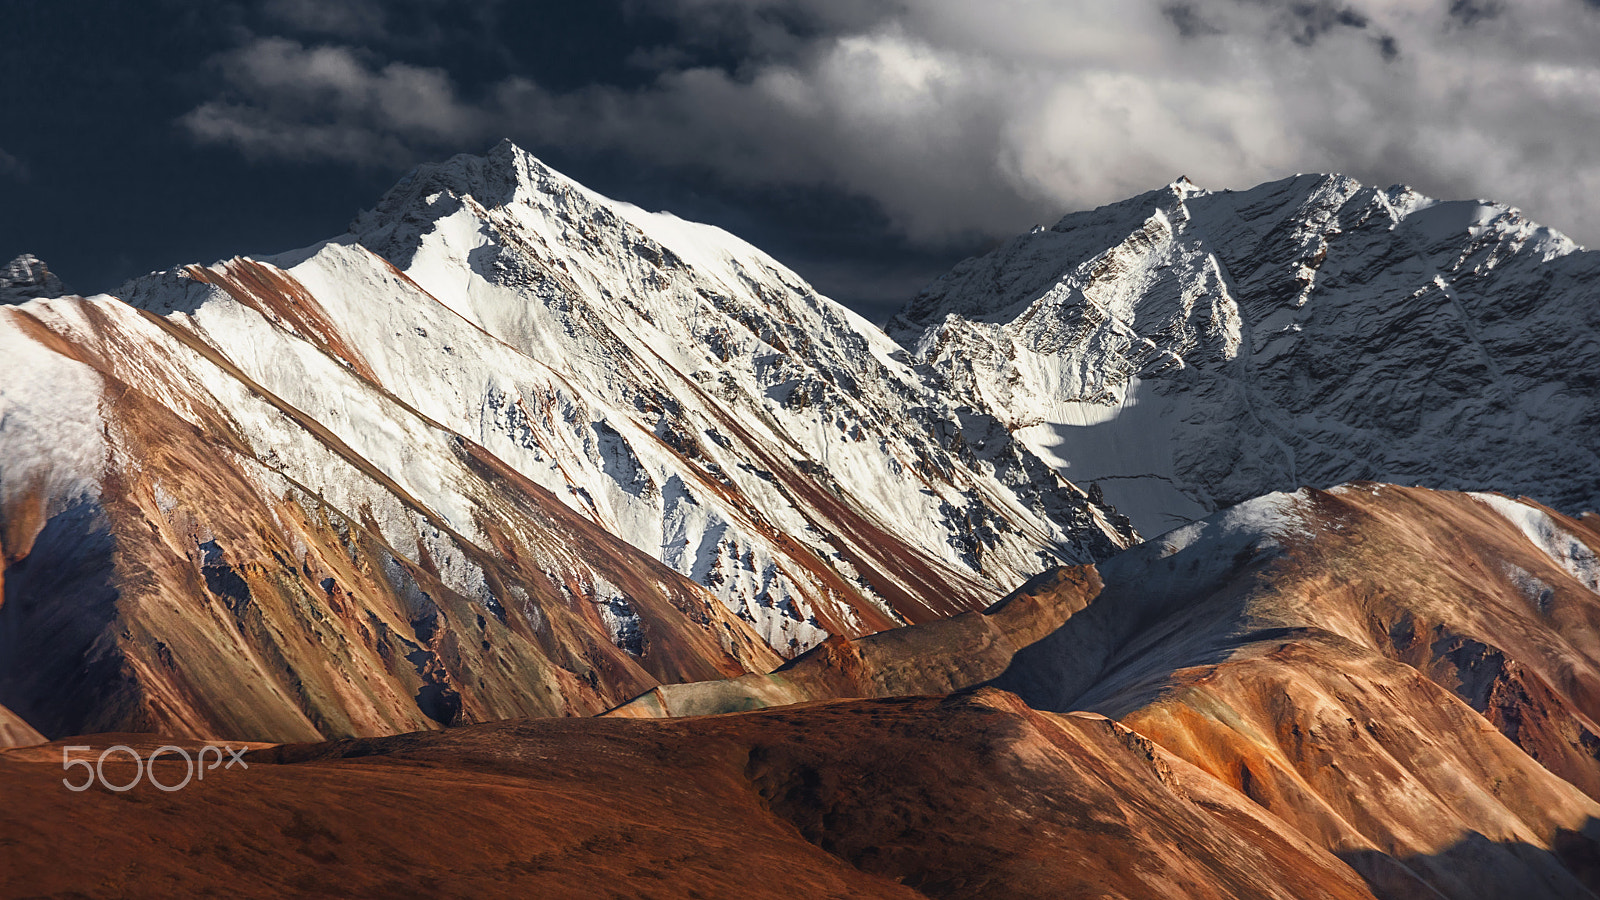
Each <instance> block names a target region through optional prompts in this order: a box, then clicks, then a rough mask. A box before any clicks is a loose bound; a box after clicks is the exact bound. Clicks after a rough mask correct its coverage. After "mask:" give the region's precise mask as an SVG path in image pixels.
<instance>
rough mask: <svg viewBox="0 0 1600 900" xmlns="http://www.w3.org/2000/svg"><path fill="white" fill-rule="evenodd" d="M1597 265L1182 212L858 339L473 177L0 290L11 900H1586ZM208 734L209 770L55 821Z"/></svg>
mask: <svg viewBox="0 0 1600 900" xmlns="http://www.w3.org/2000/svg"><path fill="white" fill-rule="evenodd" d="M1597 259H1600V257H1597V256H1596V255H1595V254H1592V253H1589V252H1588V251H1584V250H1581V249H1580V248H1578V247H1577V246H1576V245H1574V244H1573V243H1572V242H1571V241H1569V240H1567V239H1566V238H1564V237H1562V236H1561V235H1559V234H1557V233H1555V232H1553V231H1550V230H1548V229H1544V228H1541V227H1539V226H1537V225H1534V224H1533V223H1531V222H1528V221H1527V220H1526V219H1524V218H1523V217H1522V216H1521V214H1520V213H1518V212H1517V211H1516V210H1514V209H1512V208H1509V207H1503V206H1497V205H1494V204H1489V203H1483V202H1471V203H1466V202H1459V203H1440V202H1435V201H1432V200H1429V199H1427V198H1424V197H1421V196H1420V195H1417V194H1416V193H1415V192H1412V191H1410V190H1408V189H1405V188H1400V187H1395V188H1390V189H1387V190H1376V189H1372V188H1367V187H1363V186H1361V185H1359V184H1357V183H1355V182H1354V181H1351V180H1350V179H1346V178H1342V177H1338V176H1300V177H1297V178H1293V179H1288V180H1285V181H1282V182H1277V183H1274V184H1269V185H1263V186H1262V187H1259V188H1256V189H1254V190H1251V191H1244V192H1217V193H1212V192H1207V191H1203V190H1201V189H1199V188H1196V187H1195V186H1194V185H1192V184H1190V183H1188V182H1187V180H1180V181H1178V182H1176V183H1174V184H1173V185H1170V186H1169V187H1168V188H1166V189H1163V190H1159V191H1155V192H1152V193H1150V194H1146V195H1143V196H1141V197H1137V198H1133V199H1131V200H1129V201H1126V202H1124V203H1120V204H1115V205H1112V206H1109V207H1104V208H1102V209H1099V210H1094V211H1091V212H1086V213H1078V214H1074V215H1070V216H1067V217H1066V218H1064V219H1063V220H1062V221H1061V222H1060V223H1058V224H1057V225H1055V226H1054V227H1053V228H1050V229H1042V228H1041V229H1035V230H1034V231H1033V232H1031V233H1030V234H1027V235H1023V236H1020V237H1018V238H1016V239H1014V240H1012V241H1010V242H1008V243H1007V244H1005V245H1003V246H1001V247H1000V248H999V249H997V250H996V251H995V252H993V253H991V254H988V255H986V256H983V257H979V258H975V259H972V260H968V261H967V262H965V263H963V264H961V265H960V266H959V267H957V268H956V269H955V270H954V271H953V272H952V273H950V274H949V275H947V276H945V277H944V278H942V279H940V280H938V281H936V282H935V283H934V284H933V285H931V286H930V287H929V288H928V289H927V290H925V291H924V292H923V293H922V294H920V295H919V296H917V297H916V298H914V299H913V300H912V301H911V302H910V303H909V305H908V306H907V307H906V308H905V310H904V311H903V312H902V313H901V314H900V315H899V316H897V317H896V318H895V319H894V320H893V321H892V322H891V323H890V326H889V331H888V333H885V332H884V331H882V330H880V329H878V328H877V327H875V326H874V325H872V324H871V323H868V322H866V321H865V320H863V319H861V318H860V317H859V316H857V315H855V314H854V313H852V312H850V311H849V310H847V309H845V308H844V307H842V306H840V305H838V304H836V303H834V302H833V301H831V300H829V299H827V298H826V297H823V296H820V295H819V294H817V293H816V291H815V290H813V289H812V288H811V287H810V286H809V285H807V284H806V282H805V281H804V280H803V279H801V278H800V277H799V276H798V275H796V274H795V273H793V272H791V271H790V270H788V269H787V268H785V267H784V266H783V265H781V264H780V263H778V262H777V261H776V260H774V259H772V258H771V257H770V256H767V255H766V254H764V253H762V252H761V251H759V250H757V249H755V248H753V247H751V246H749V245H748V244H746V243H744V242H742V241H740V240H738V239H737V238H735V237H733V236H731V235H729V234H727V233H725V232H723V231H720V230H718V229H715V228H712V227H709V226H705V225H699V224H695V223H691V222H686V221H683V220H681V219H678V218H676V217H674V216H672V215H670V214H667V213H652V212H647V211H645V210H642V209H639V208H637V207H635V206H632V205H629V204H626V203H622V202H618V201H614V200H610V199H607V198H605V197H602V196H600V195H598V194H596V193H594V192H593V191H591V190H589V189H587V188H585V187H583V186H582V185H579V184H577V183H575V182H573V181H572V180H570V179H568V178H566V177H564V176H562V175H561V174H559V173H557V172H555V171H553V170H551V169H550V168H549V167H548V166H545V165H544V164H543V163H541V162H540V161H538V160H537V159H535V158H534V157H532V156H530V155H529V154H527V153H526V152H524V151H522V150H520V149H519V148H517V147H515V146H514V145H512V144H510V143H502V144H501V145H500V146H498V147H496V148H494V149H493V150H491V151H490V152H489V153H488V154H487V155H485V156H483V157H475V156H458V157H455V158H453V159H451V160H449V161H447V162H444V163H440V164H435V165H425V166H421V167H419V168H418V169H417V170H415V171H414V172H412V173H411V174H409V175H408V176H406V178H405V179H404V180H402V181H401V183H400V184H398V185H397V186H396V187H395V188H394V189H393V190H391V191H390V192H389V193H388V194H387V195H386V196H384V197H383V198H382V199H381V200H380V202H379V203H378V204H377V206H376V207H375V208H374V209H372V210H370V211H368V212H364V213H362V214H360V215H359V216H357V218H356V219H355V220H354V221H353V223H352V224H351V227H350V230H349V232H348V233H346V234H344V235H341V236H339V237H337V238H334V239H332V240H327V241H323V242H320V243H317V244H314V245H311V246H309V247H306V248H304V249H301V250H297V251H292V252H288V253H284V254H280V255H277V256H268V257H260V258H247V257H239V258H234V259H231V260H225V261H221V262H218V263H215V264H212V265H209V266H203V265H189V266H183V267H180V268H176V269H172V270H169V271H164V272H158V273H152V274H151V275H148V276H146V277H143V278H139V279H135V280H133V281H131V282H129V283H128V284H126V285H123V286H122V287H120V288H119V289H118V290H117V291H115V292H114V293H113V294H102V295H97V296H93V297H80V296H73V295H66V294H65V293H64V289H63V288H62V286H61V284H60V282H59V281H58V280H56V279H55V276H54V275H53V274H51V273H50V271H49V269H48V268H47V267H46V266H45V265H44V264H43V263H42V262H40V261H38V260H37V259H34V258H32V257H21V258H19V259H18V260H17V261H15V262H14V263H12V264H11V266H9V267H8V268H7V270H6V272H5V273H4V275H3V276H0V301H3V305H0V359H3V360H4V362H5V366H4V371H3V373H0V588H3V601H0V747H7V746H10V747H17V748H22V749H13V750H7V751H4V752H0V778H3V779H4V781H5V783H6V784H8V785H17V786H20V787H19V790H18V792H17V793H16V795H15V796H16V797H17V798H18V799H15V800H13V799H12V798H11V797H8V803H7V804H4V805H0V852H4V853H6V854H7V856H8V858H7V859H6V860H5V864H4V865H0V892H5V893H13V894H28V895H34V894H52V893H77V894H83V895H90V896H100V895H105V896H112V895H119V894H127V893H130V892H131V893H141V892H145V893H165V894H173V893H204V892H215V891H218V890H222V889H228V890H234V891H238V890H240V887H239V886H240V885H249V886H250V887H249V889H247V890H245V893H247V894H254V893H259V894H262V895H267V894H273V895H281V894H282V893H285V892H288V893H313V894H314V893H342V894H348V895H363V896H366V895H370V896H393V895H395V894H397V893H400V894H404V893H408V892H410V893H415V892H419V891H421V892H425V893H430V894H434V895H454V894H459V895H462V896H492V895H498V894H507V895H510V894H518V895H526V894H527V893H529V892H532V893H536V894H538V895H540V896H574V897H576V896H594V895H595V886H596V885H597V884H605V885H609V887H608V888H607V889H608V890H612V891H613V892H615V893H618V894H619V895H627V896H635V895H638V896H644V895H659V896H689V895H691V894H697V895H700V896H728V897H735V896H739V897H744V896H776V895H783V896H795V895H797V894H798V895H805V896H861V897H869V896H870V897H880V896H882V897H915V896H931V897H980V896H981V897H1003V896H1015V897H1033V896H1042V895H1068V896H1076V895H1084V896H1105V897H1129V898H1133V897H1154V896H1162V897H1247V896H1248V897H1257V896H1280V897H1381V898H1385V900H1387V898H1412V897H1419V898H1420V897H1426V898H1438V897H1449V898H1463V900H1464V898H1471V897H1504V896H1552V897H1593V896H1595V893H1594V892H1595V891H1600V528H1597V527H1596V525H1595V519H1594V518H1593V516H1592V515H1581V516H1580V515H1579V513H1581V512H1582V511H1583V510H1585V509H1594V508H1597V507H1600V456H1597V454H1596V438H1597V436H1600V381H1597V380H1596V376H1595V374H1594V373H1595V372H1596V371H1597V365H1600V298H1597V297H1596V296H1595V294H1594V293H1593V290H1594V289H1593V288H1592V283H1593V276H1594V275H1595V274H1596V273H1595V272H1594V271H1593V269H1594V268H1595V267H1596V265H1597ZM1360 479H1368V480H1360ZM1383 482H1400V483H1401V484H1402V485H1406V486H1397V485H1393V484H1385V483H1383ZM1409 485H1422V487H1410V486H1409ZM1463 491H1470V492H1471V493H1464V492H1463ZM1518 495H1525V496H1520V497H1519V496H1518ZM96 733H99V734H98V736H91V737H83V736H84V735H96ZM203 740H217V741H233V742H236V743H237V742H250V746H252V747H254V748H255V749H254V750H253V751H252V753H251V754H250V759H251V760H252V761H253V763H254V767H253V768H251V769H249V770H248V771H247V772H245V771H241V772H238V773H232V772H229V773H220V774H218V775H217V776H216V777H214V778H212V779H211V780H209V781H206V782H205V783H204V784H203V785H202V784H196V785H195V786H194V787H193V788H190V789H186V790H185V791H183V792H180V793H164V792H160V791H157V789H155V788H152V787H149V786H148V785H146V786H143V787H139V788H136V789H130V791H129V792H127V793H121V792H117V791H111V790H101V789H98V788H97V789H95V790H92V791H88V792H87V793H84V794H76V793H71V792H66V791H65V790H64V789H62V788H60V787H59V780H60V776H61V772H60V765H61V762H62V753H63V752H67V753H70V752H74V751H71V750H66V749H64V748H70V747H79V748H81V747H84V746H89V747H92V748H100V747H104V746H110V745H112V744H122V745H125V746H130V747H135V748H146V749H149V750H153V749H155V748H158V747H161V746H163V745H169V744H170V745H172V746H175V747H193V746H197V745H196V744H195V743H194V742H195V741H203ZM45 741H53V742H54V743H50V744H45V743H43V742H45ZM172 764H176V762H175V761H174V763H172ZM155 765H156V764H154V763H152V764H151V766H152V769H151V771H156V769H155V768H154V766H155ZM160 765H161V766H163V767H167V766H169V763H168V762H162V763H161V764H160ZM119 766H120V767H121V768H119ZM104 768H105V771H107V772H109V773H112V774H118V773H123V774H126V773H124V772H123V769H124V768H128V767H127V766H124V765H123V764H122V763H118V762H113V763H110V764H109V765H108V766H106V767H104ZM129 771H131V768H130V769H129ZM160 771H162V772H164V773H165V772H168V771H169V770H168V769H167V768H163V769H161V770H160ZM173 771H175V770H173ZM163 780H168V779H163ZM119 783H120V779H119ZM463 798H466V799H465V800H464V799H463ZM464 804H465V805H464ZM419 820H427V821H429V822H432V823H434V825H436V826H437V827H430V828H428V829H418V828H417V827H416V823H417V822H418V821H419ZM41 823H47V825H44V826H42V825H41ZM130 823H134V824H135V825H141V827H142V826H148V827H149V828H150V829H152V830H163V833H164V834H165V837H164V838H163V843H162V845H161V846H160V847H147V848H143V849H141V848H140V847H137V846H134V845H131V844H128V843H127V842H126V841H119V840H116V839H114V835H115V834H125V833H127V829H128V828H129V827H130ZM157 823H162V824H161V825H160V828H159V829H158V828H157ZM263 823H264V824H263ZM239 829H244V830H248V831H250V832H251V833H252V834H253V835H254V837H252V838H251V839H250V840H249V841H248V842H244V841H236V840H232V839H231V838H229V837H228V835H229V834H231V833H233V832H234V831H235V830H239ZM68 835H70V836H71V838H72V839H71V840H68V839H67V836H68ZM5 848H9V849H5ZM12 850H17V851H18V852H17V853H16V854H15V855H16V859H15V860H12V859H10V858H9V857H10V856H11V855H13V854H12ZM69 851H70V852H71V853H72V854H76V855H75V856H73V857H72V859H68V858H67V857H66V856H63V854H64V853H67V852H69ZM741 860H744V861H745V862H748V863H749V864H748V865H746V864H745V863H744V862H741ZM152 885H158V886H159V888H157V887H152ZM635 887H637V888H638V889H637V890H635V889H634V888H635Z"/></svg>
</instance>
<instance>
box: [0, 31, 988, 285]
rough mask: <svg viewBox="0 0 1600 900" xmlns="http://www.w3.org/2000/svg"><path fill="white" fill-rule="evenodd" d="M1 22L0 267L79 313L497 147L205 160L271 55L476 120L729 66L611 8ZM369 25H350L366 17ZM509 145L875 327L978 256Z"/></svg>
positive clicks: (862, 217) (835, 206)
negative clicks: (398, 67)
mask: <svg viewBox="0 0 1600 900" xmlns="http://www.w3.org/2000/svg"><path fill="white" fill-rule="evenodd" d="M7 5H8V7H9V8H8V10H7V20H8V22H9V23H10V24H11V25H13V26H14V27H16V28H17V31H16V32H15V33H13V35H11V36H10V37H9V38H8V39H7V40H6V47H5V51H4V53H3V54H0V85H3V86H4V92H5V98H6V99H5V112H4V115H3V117H0V196H4V197H5V198H6V202H5V214H4V215H3V216H0V261H3V259H10V258H11V257H12V256H15V255H16V254H18V253H23V252H29V253H33V254H35V255H37V256H39V257H40V258H42V259H44V260H45V261H46V262H47V263H48V264H49V265H50V266H51V268H52V269H53V270H54V271H55V272H56V273H57V274H58V275H59V276H60V277H61V278H63V279H64V280H65V281H66V283H67V285H68V286H69V288H71V289H72V290H75V291H79V292H84V293H89V292H96V291H109V290H112V289H114V288H115V287H116V286H117V285H118V284H120V283H121V282H122V281H123V280H124V279H126V278H129V277H132V276H134V275H139V274H143V273H145V272H147V271H151V270H154V269H160V268H166V267H169V266H173V265H177V264H181V263H186V262H195V261H198V262H210V261H212V260H215V259H218V258H222V257H226V256H232V255H235V254H262V253H271V252H277V251H280V250H285V249H289V248H293V247H297V246H301V245H304V244H309V243H312V242H314V241H316V240H320V239H322V238H325V237H330V236H333V235H335V234H338V233H340V232H342V231H343V230H344V228H345V226H346V224H347V223H348V222H349V220H350V219H351V218H352V217H353V216H354V215H355V213H356V212H357V211H358V210H360V209H362V208H365V207H369V206H371V205H372V204H373V203H374V202H376V200H377V198H378V197H379V196H380V195H381V194H382V193H383V192H384V190H386V189H387V188H388V187H389V186H390V185H391V184H393V183H394V182H395V181H396V180H397V179H398V178H399V176H400V175H402V174H403V173H404V172H405V170H406V169H407V168H409V165H410V164H412V163H415V162H419V161H424V160H428V159H441V158H444V157H446V156H449V155H450V154H451V153H453V152H472V153H479V152H483V151H485V150H487V149H488V147H489V146H491V145H492V144H493V143H494V142H495V140H496V138H495V137H493V136H491V135H492V129H493V126H492V125H491V126H488V127H489V128H490V129H491V131H485V132H474V133H472V134H470V135H464V136H463V137H462V138H461V139H459V141H452V140H450V139H448V138H445V139H438V140H429V141H424V142H418V145H417V146H413V147H407V148H406V150H405V152H404V153H403V155H401V156H400V157H397V158H384V159H379V160H350V159H342V158H332V159H330V158H315V157H311V158H302V159H293V158H290V159H284V158H280V157H276V156H272V155H263V154H252V153H248V152H241V149H240V148H239V147H238V146H235V145H230V144H225V143H212V142H206V141H203V140H199V139H197V138H196V136H195V134H194V133H193V132H192V130H191V129H189V128H187V127H185V126H184V124H183V123H182V121H181V120H182V118H183V117H184V116H185V115H186V114H187V113H189V112H190V111H191V110H193V109H195V108H196V107H197V106H199V105H200V104H202V103H204V102H206V101H208V100H212V99H214V98H217V97H219V96H222V97H226V96H228V91H229V85H228V84H227V83H226V80H225V78H224V77H223V75H222V74H221V72H220V71H219V65H218V62H217V57H218V56H219V55H222V54H225V53H227V52H228V51H230V50H232V49H235V48H238V47H242V46H246V45H248V44H250V42H252V41H256V40H260V39H261V38H262V37H263V36H273V37H284V38H287V39H290V40H294V41H297V42H299V43H302V44H303V45H305V46H307V47H313V46H318V45H323V44H334V45H338V46H351V47H355V48H358V51H359V52H360V53H362V54H365V55H366V57H367V58H369V59H370V60H371V61H372V65H374V66H375V67H376V66H378V65H379V64H380V63H386V62H389V61H401V62H403V63H405V64H407V65H411V66H416V67H421V68H437V69H442V70H445V71H447V72H448V73H449V76H450V77H451V79H452V80H453V82H454V85H455V87H456V89H457V91H458V93H459V96H460V97H461V98H462V99H463V101H464V102H470V101H471V100H473V99H474V98H477V97H479V96H481V95H482V94H484V93H485V92H487V91H490V90H491V89H492V88H493V87H494V86H495V85H497V84H499V83H502V82H504V81H505V80H506V79H508V78H523V79H527V80H529V81H532V82H535V83H537V84H539V85H541V86H542V87H545V88H548V89H550V90H553V91H570V90H575V89H580V88H583V87H586V86H591V85H596V84H601V85H609V86H616V87H618V88H621V89H632V88H636V87H638V86H641V85H644V84H646V83H648V82H649V81H650V80H652V79H653V78H654V77H655V74H654V72H653V71H652V70H650V69H649V68H647V67H643V66H641V65H639V64H638V63H637V59H636V55H637V54H638V53H639V51H640V50H641V48H646V49H648V48H661V47H675V48H680V47H681V48H682V51H681V52H683V53H684V54H689V53H692V54H694V56H695V58H696V62H697V64H706V65H717V66H727V67H731V66H733V65H735V61H734V60H732V59H723V58H722V51H721V50H720V49H719V47H718V46H717V43H716V41H711V40H702V39H699V38H696V37H695V36H694V35H686V34H685V33H684V24H683V23H682V22H681V21H677V20H673V19H670V18H664V17H661V16H657V15H653V14H651V13H650V12H648V11H647V10H646V9H645V8H644V5H641V4H627V7H628V8H625V5H624V4H623V3H617V2H605V0H586V2H583V3H572V2H524V3H513V2H501V3H474V2H450V0H409V2H387V3H384V4H382V8H383V15H382V16H381V21H380V22H376V23H372V27H371V28H364V27H362V26H360V25H358V24H357V25H352V26H349V27H341V26H340V25H339V23H337V22H333V23H329V22H318V21H315V20H313V21H312V22H311V24H312V25H313V26H315V27H299V26H297V23H296V20H295V15H294V12H295V10H293V9H290V10H289V13H290V14H289V15H283V14H281V13H282V12H283V11H284V10H283V6H284V5H285V4H279V6H278V7H274V6H273V4H272V3H271V2H268V3H250V4H247V3H218V2H193V0H140V2H114V0H105V2H81V0H79V2H74V0H53V2H42V0H13V2H11V3H9V4H7ZM287 5H289V6H291V7H292V6H293V4H287ZM330 5H331V6H337V5H338V4H337V3H335V4H330ZM361 6H362V5H361V4H353V5H352V6H351V7H349V8H352V9H354V10H355V11H356V12H357V13H358V14H359V13H360V12H361V11H362V9H361ZM514 130H515V129H514V128H508V129H507V131H508V132H511V131H514ZM511 136H512V137H514V139H517V140H518V141H519V142H520V143H523V144H524V145H525V146H527V147H528V148H529V149H530V150H532V151H534V152H535V153H537V154H538V155H540V156H541V157H542V158H543V159H545V160H546V161H547V162H549V163H550V164H552V165H554V166H556V167H557V168H558V169H561V170H562V171H565V172H567V173H568V174H569V175H572V176H573V177H575V178H577V179H578V180H580V181H582V182H584V183H585V184H588V185H589V186H591V187H593V188H595V189H596V190H599V191H601V192H602V193H606V194H608V195H610V196H613V197H616V198H618V199H624V200H629V201H631V202H634V203H638V204H640V205H643V206H647V207H650V208H666V209H671V210H672V211H674V212H675V213H677V214H679V215H681V216H684V217H686V218H695V219H699V220H702V221H709V222H712V223H714V224H717V225H721V226H722V227H725V228H728V229H729V230H731V231H734V232H735V233H737V234H739V235H740V236H741V237H744V238H746V239H747V240H750V241H751V242H752V243H755V244H756V245H757V246H760V247H762V248H763V249H766V250H768V251H769V252H771V253H773V254H774V255H776V256H778V257H779V258H780V259H782V260H783V261H785V262H786V263H788V264H790V265H791V266H793V267H794V268H796V269H797V270H799V271H800V272H801V274H802V275H805V276H806V277H808V278H810V279H811V280H813V281H814V282H815V283H817V284H818V286H819V288H820V289H822V290H823V291H824V292H827V293H830V294H832V295H833V296H835V297H836V298H837V299H840V300H841V301H843V302H846V303H849V304H851V305H854V306H856V307H858V308H860V309H862V310H863V311H865V312H868V313H870V314H873V315H875V316H876V315H879V314H881V313H884V312H886V311H887V310H888V309H890V308H892V307H893V306H895V305H897V304H898V303H899V302H900V301H902V300H904V299H906V298H907V297H908V296H909V294H910V293H911V292H914V291H915V289H916V287H917V286H919V285H920V284H921V283H922V282H924V281H926V280H927V279H928V278H930V277H932V276H934V275H936V274H938V273H939V272H942V271H943V270H944V269H945V268H947V267H948V266H949V265H950V264H951V263H953V262H954V261H955V260H957V259H959V258H960V257H961V256H962V255H965V251H967V250H969V249H970V248H971V247H972V246H975V244H976V243H977V241H976V239H974V240H970V241H966V242H964V243H963V242H946V245H945V246H941V247H936V248H933V249H929V248H926V247H913V246H911V245H910V244H908V243H907V242H906V241H905V240H904V239H902V238H900V237H897V236H896V235H895V234H893V233H892V232H891V229H890V228H889V227H888V222H887V220H886V219H885V217H884V216H883V214H882V213H881V212H879V211H878V209H877V208H876V205H875V204H874V203H873V202H872V201H870V200H867V199H865V198H862V197H852V196H850V195H848V194H846V193H844V192H842V191H837V190H825V189H824V190H818V189H817V188H816V187H815V186H808V187H805V188H797V187H794V186H786V185H782V184H779V185H773V186H760V185H750V184H743V185H729V184H726V183H723V182H721V181H720V180H719V179H717V178H716V177H715V173H714V172H709V171H704V170H701V171H696V170H695V169H694V168H693V167H684V166H676V167H655V166H651V165H650V164H649V162H648V161H647V160H641V159H640V158H639V156H638V155H637V154H624V153H620V152H616V151H611V150H607V149H604V148H598V149H597V148H563V147H562V146H560V145H559V144H558V143H554V142H541V141H540V140H538V135H536V134H534V135H529V134H527V133H526V132H525V131H524V133H517V134H511ZM407 157H409V158H407Z"/></svg>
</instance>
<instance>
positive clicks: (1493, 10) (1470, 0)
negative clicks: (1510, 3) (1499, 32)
mask: <svg viewBox="0 0 1600 900" xmlns="http://www.w3.org/2000/svg"><path fill="white" fill-rule="evenodd" d="M1504 11H1505V3H1503V2H1502V0H1451V2H1450V16H1451V18H1454V19H1456V20H1457V21H1459V22H1460V23H1461V24H1462V25H1466V26H1472V25H1475V24H1477V23H1478V22H1480V21H1482V20H1484V19H1493V18H1495V17H1496V16H1498V15H1500V14H1501V13H1502V12H1504Z"/></svg>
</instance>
